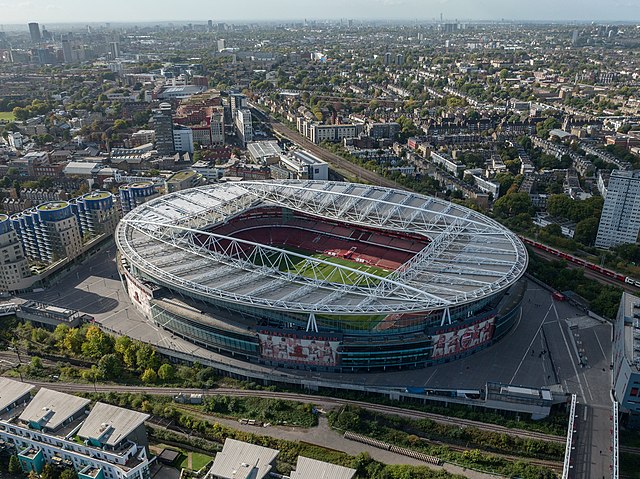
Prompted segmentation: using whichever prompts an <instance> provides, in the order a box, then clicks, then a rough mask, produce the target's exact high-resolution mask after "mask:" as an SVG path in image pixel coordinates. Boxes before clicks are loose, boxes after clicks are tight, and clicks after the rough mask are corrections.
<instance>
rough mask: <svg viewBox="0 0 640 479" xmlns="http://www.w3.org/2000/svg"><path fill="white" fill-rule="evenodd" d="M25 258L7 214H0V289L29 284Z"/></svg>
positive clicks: (15, 289)
mask: <svg viewBox="0 0 640 479" xmlns="http://www.w3.org/2000/svg"><path fill="white" fill-rule="evenodd" d="M29 276H31V272H30V270H29V265H28V263H27V258H26V256H25V254H24V250H23V249H22V244H21V243H20V239H19V238H18V236H17V235H16V232H15V231H14V229H13V228H12V226H11V220H10V219H9V216H7V215H0V291H19V290H21V289H25V288H28V287H29V286H31V282H30V281H29V280H28V279H27V278H29Z"/></svg>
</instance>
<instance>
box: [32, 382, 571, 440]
mask: <svg viewBox="0 0 640 479" xmlns="http://www.w3.org/2000/svg"><path fill="white" fill-rule="evenodd" d="M31 383H32V384H35V385H36V386H40V387H46V388H49V389H54V390H58V391H62V392H84V393H92V392H119V393H132V394H154V395H163V396H175V395H178V394H204V395H205V396H234V397H263V398H277V399H283V400H288V401H296V402H307V403H309V402H310V403H315V404H322V405H326V406H333V407H341V406H345V405H351V406H357V407H361V408H363V409H367V410H368V411H372V412H379V413H382V414H392V415H396V416H402V417H407V418H411V419H430V420H432V421H435V422H438V423H440V424H447V425H453V426H457V427H475V428H478V429H481V430H483V431H490V432H495V433H499V434H508V435H511V436H517V437H520V438H523V439H533V440H538V441H549V442H558V443H563V442H564V440H565V438H564V437H560V436H554V435H552V434H545V433H540V432H535V431H525V430H522V429H512V428H508V427H505V426H500V425H497V424H489V423H483V422H479V421H474V420H470V419H461V418H455V417H448V416H443V415H440V414H434V413H428V412H422V411H415V410H410V409H404V408H400V407H396V406H388V405H384V404H373V403H368V402H364V401H354V400H348V399H336V398H331V397H325V396H313V395H305V394H298V393H286V392H272V391H254V390H242V389H233V388H217V389H195V388H159V387H155V388H149V387H142V386H115V385H105V384H96V385H91V384H76V383H59V382H57V383H55V382H54V383H50V382H37V381H36V382H34V381H31Z"/></svg>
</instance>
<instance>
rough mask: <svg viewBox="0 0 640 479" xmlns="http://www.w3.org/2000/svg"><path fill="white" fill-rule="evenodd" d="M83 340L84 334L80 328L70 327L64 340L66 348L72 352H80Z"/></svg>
mask: <svg viewBox="0 0 640 479" xmlns="http://www.w3.org/2000/svg"><path fill="white" fill-rule="evenodd" d="M83 342H84V334H83V333H82V331H81V330H80V329H78V328H71V329H69V331H68V332H67V334H66V336H65V337H64V340H63V344H64V348H65V349H66V350H67V351H68V352H69V353H71V354H80V352H81V351H82V343H83Z"/></svg>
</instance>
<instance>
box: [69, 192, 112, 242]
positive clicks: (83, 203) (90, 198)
mask: <svg viewBox="0 0 640 479" xmlns="http://www.w3.org/2000/svg"><path fill="white" fill-rule="evenodd" d="M71 207H72V209H73V211H74V213H75V214H76V216H77V217H78V224H79V226H80V234H81V235H82V237H83V238H92V237H96V236H99V235H102V234H112V233H113V232H114V231H115V230H116V226H117V224H118V219H119V218H118V212H117V210H116V208H114V204H113V195H112V194H111V193H109V192H108V191H92V192H91V193H87V194H86V195H83V196H81V197H79V198H76V199H75V200H73V201H72V202H71Z"/></svg>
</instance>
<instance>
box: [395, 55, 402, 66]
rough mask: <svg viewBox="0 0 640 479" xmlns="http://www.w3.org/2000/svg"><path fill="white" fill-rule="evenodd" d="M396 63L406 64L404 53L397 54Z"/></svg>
mask: <svg viewBox="0 0 640 479" xmlns="http://www.w3.org/2000/svg"><path fill="white" fill-rule="evenodd" d="M396 65H404V55H403V54H402V53H398V54H397V55H396Z"/></svg>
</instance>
